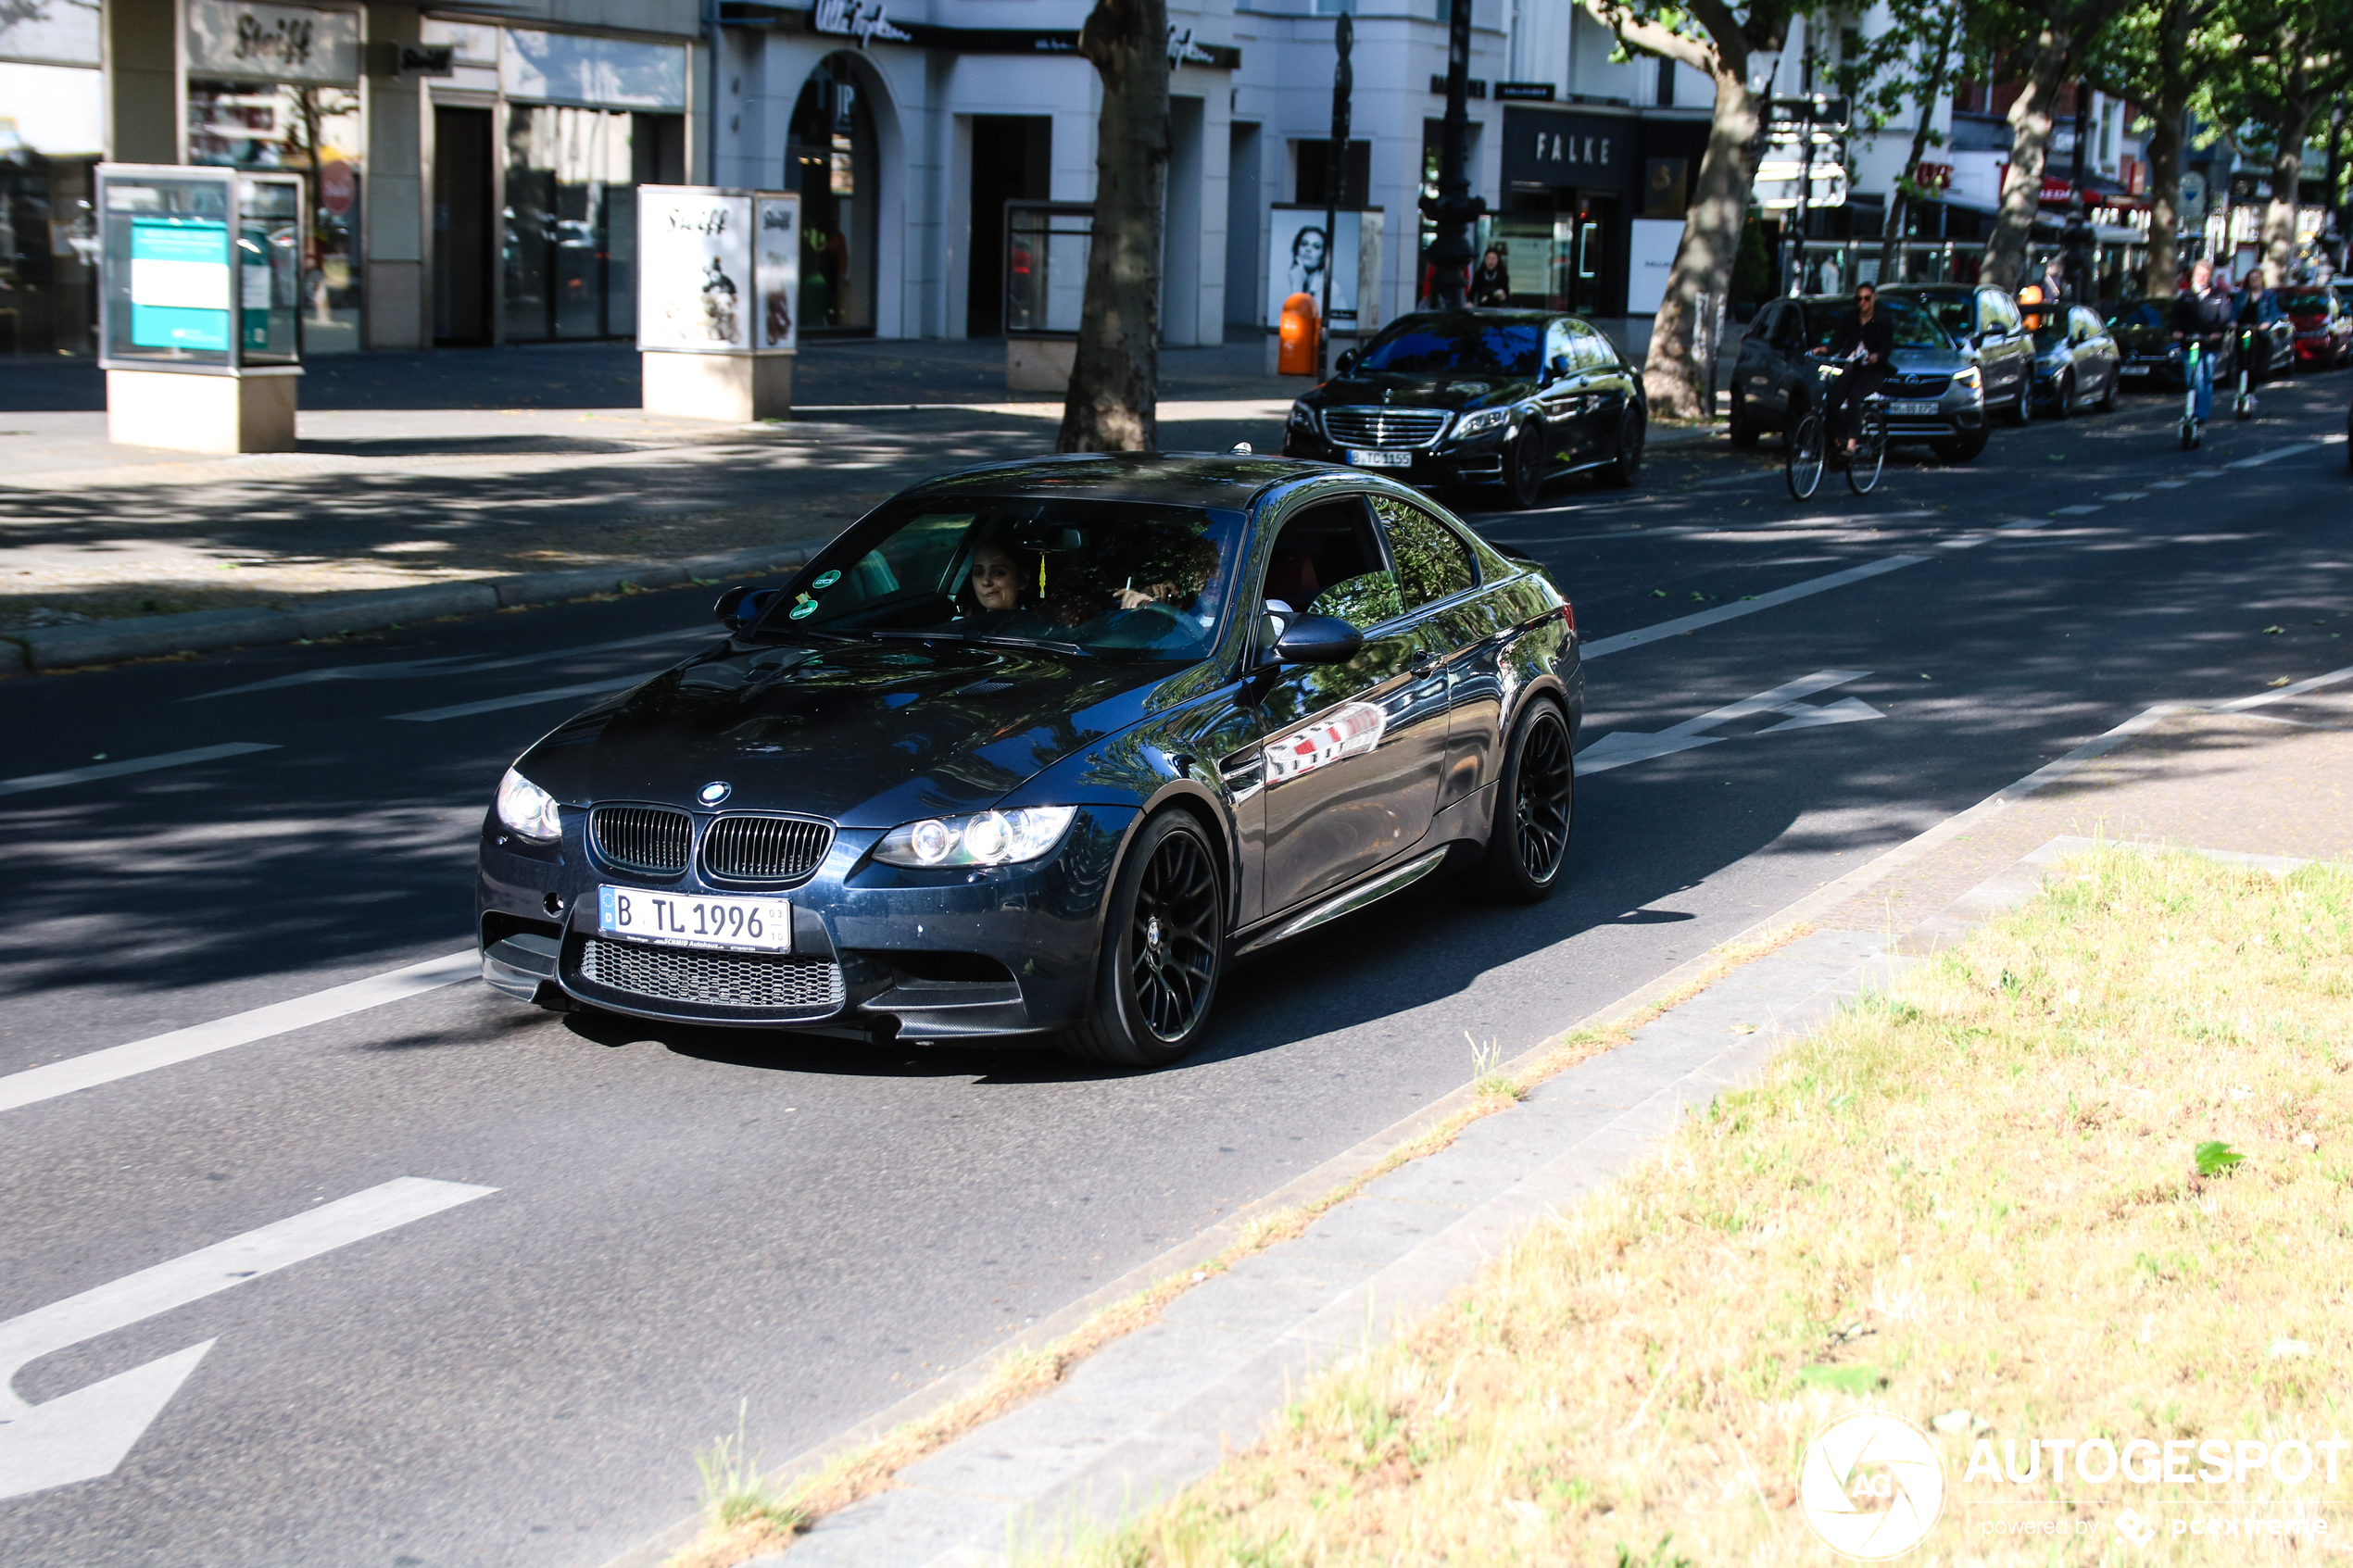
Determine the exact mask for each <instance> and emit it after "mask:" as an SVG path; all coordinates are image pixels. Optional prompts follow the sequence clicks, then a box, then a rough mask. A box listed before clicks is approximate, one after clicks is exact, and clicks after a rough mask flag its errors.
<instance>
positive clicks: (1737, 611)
mask: <svg viewBox="0 0 2353 1568" xmlns="http://www.w3.org/2000/svg"><path fill="white" fill-rule="evenodd" d="M1928 559H1931V558H1930V557H1928V556H1889V557H1887V558H1885V559H1883V560H1875V561H1869V562H1866V563H1865V564H1863V565H1861V566H1856V567H1849V568H1847V570H1845V571H1833V572H1831V573H1830V575H1828V576H1826V577H1812V578H1808V579H1806V581H1805V582H1803V583H1791V584H1790V585H1789V586H1788V587H1786V588H1775V589H1774V590H1772V591H1771V592H1770V593H1765V594H1759V595H1757V596H1755V598H1753V599H1743V600H1740V601H1738V602H1737V603H1733V604H1728V605H1718V606H1717V607H1716V608H1714V609H1704V610H1701V611H1699V612H1698V613H1697V614H1694V615H1684V616H1678V617H1677V618H1676V619H1674V620H1673V621H1659V622H1658V623H1657V624H1655V625H1652V626H1644V627H1642V628H1641V629H1640V630H1639V631H1633V632H1620V633H1617V635H1616V636H1614V637H1602V638H1598V639H1596V640H1595V641H1593V642H1591V643H1588V644H1586V645H1585V646H1583V647H1581V648H1579V650H1578V652H1579V658H1580V659H1586V660H1591V659H1606V658H1608V657H1609V656H1610V655H1611V654H1614V653H1623V652H1625V651H1626V650H1627V649H1628V648H1630V647H1640V646H1645V645H1647V644H1650V643H1654V642H1656V641H1658V640H1659V639H1661V638H1663V637H1676V636H1681V635H1682V634H1683V633H1687V632H1697V631H1699V630H1701V629H1702V628H1703V627H1708V626H1714V625H1717V624H1718V623H1719V622H1722V621H1736V620H1738V619H1739V618H1740V617H1742V616H1743V615H1755V613H1756V612H1757V611H1758V610H1762V609H1771V608H1774V607H1776V606H1778V605H1785V604H1789V603H1792V602H1793V601H1795V600H1798V599H1804V598H1810V597H1812V596H1814V595H1816V594H1826V593H1828V592H1830V591H1831V589H1832V588H1843V587H1845V586H1846V585H1847V584H1848V583H1862V582H1866V581H1868V580H1869V579H1870V578H1873V577H1879V576H1882V575H1884V574H1886V573H1887V572H1891V571H1902V570H1903V569H1904V568H1906V567H1907V566H1918V565H1919V564H1920V563H1921V562H1922V561H1925V560H1928Z"/></svg>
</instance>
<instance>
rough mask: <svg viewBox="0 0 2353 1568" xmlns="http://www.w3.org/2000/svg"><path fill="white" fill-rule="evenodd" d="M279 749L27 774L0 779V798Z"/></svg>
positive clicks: (214, 750) (222, 750)
mask: <svg viewBox="0 0 2353 1568" xmlns="http://www.w3.org/2000/svg"><path fill="white" fill-rule="evenodd" d="M278 749H280V748H279V747H278V746H275V745H271V744H269V743H266V742H258V741H249V740H233V741H228V742H225V743H223V744H222V745H220V746H197V747H196V748H195V750H194V751H166V752H162V753H159V754H157V756H154V757H133V758H132V759H130V760H128V761H124V762H96V763H93V764H92V765H91V766H89V767H87V768H67V769H64V770H62V771H58V772H55V773H27V774H25V775H24V776H23V777H22V778H15V779H0V795H23V794H26V793H28V792H30V791H31V790H36V789H59V788H62V787H64V786H65V785H67V784H88V783H90V782H91V781H93V780H94V779H119V778H120V777H122V776H123V775H124V774H126V773H152V772H154V771H156V770H157V769H158V768H182V767H185V766H187V765H188V764H189V763H191V762H211V761H216V760H218V759H220V758H223V757H245V756H248V755H250V754H251V753H253V752H257V751H276V750H278Z"/></svg>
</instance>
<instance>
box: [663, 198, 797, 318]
mask: <svg viewBox="0 0 2353 1568" xmlns="http://www.w3.org/2000/svg"><path fill="white" fill-rule="evenodd" d="M799 204H800V198H799V196H797V195H791V194H785V193H782V192H754V191H723V190H711V189H706V188H702V187H698V186H683V185H646V186H641V187H639V189H638V199H637V290H638V295H637V346H638V348H640V349H641V350H645V351H648V352H655V353H667V354H771V353H791V352H794V351H795V350H796V349H797V348H798V346H799V331H798V323H796V322H795V320H793V306H794V303H795V300H794V294H795V289H796V286H797V284H798V282H799V261H800V250H799V241H800V221H799V218H800V212H799Z"/></svg>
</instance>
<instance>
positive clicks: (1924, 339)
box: [1812, 296, 1953, 353]
mask: <svg viewBox="0 0 2353 1568" xmlns="http://www.w3.org/2000/svg"><path fill="white" fill-rule="evenodd" d="M1833 306H1834V302H1833ZM1848 308H1849V309H1852V308H1853V307H1848ZM1812 314H1813V315H1814V316H1815V317H1816V318H1817V324H1816V326H1815V329H1814V348H1815V350H1816V352H1818V353H1827V352H1828V351H1829V349H1830V346H1831V342H1832V341H1833V340H1834V339H1835V338H1836V337H1837V336H1838V324H1839V322H1840V321H1842V320H1845V318H1846V315H1847V311H1845V310H1839V309H1836V308H1834V307H1831V308H1825V309H1821V310H1817V311H1813V312H1812ZM1878 314H1879V315H1880V316H1881V317H1882V318H1884V319H1885V320H1886V322H1887V324H1888V325H1889V326H1890V327H1892V328H1893V329H1894V332H1895V346H1896V347H1898V348H1950V347H1952V346H1953V340H1952V339H1950V338H1948V337H1946V336H1945V335H1944V330H1943V329H1942V328H1940V327H1938V326H1937V324H1936V323H1935V322H1934V321H1931V320H1929V317H1928V313H1927V312H1926V311H1924V310H1922V309H1920V308H1919V307H1918V306H1916V305H1914V304H1913V303H1912V302H1911V301H1909V300H1902V299H1888V298H1886V297H1884V296H1882V297H1881V300H1880V302H1879V310H1878Z"/></svg>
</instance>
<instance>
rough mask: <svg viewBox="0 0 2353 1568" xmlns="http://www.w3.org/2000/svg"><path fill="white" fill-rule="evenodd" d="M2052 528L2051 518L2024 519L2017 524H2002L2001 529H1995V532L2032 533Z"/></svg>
mask: <svg viewBox="0 0 2353 1568" xmlns="http://www.w3.org/2000/svg"><path fill="white" fill-rule="evenodd" d="M2050 526H2051V520H2050V519H2049V518H2046V517H2022V518H2020V519H2019V520H2018V521H2016V522H2006V523H2004V524H2002V526H2001V527H1999V528H1997V529H1995V530H1994V533H2032V532H2033V531H2034V530H2035V529H2038V528H2048V527H2050Z"/></svg>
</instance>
